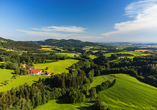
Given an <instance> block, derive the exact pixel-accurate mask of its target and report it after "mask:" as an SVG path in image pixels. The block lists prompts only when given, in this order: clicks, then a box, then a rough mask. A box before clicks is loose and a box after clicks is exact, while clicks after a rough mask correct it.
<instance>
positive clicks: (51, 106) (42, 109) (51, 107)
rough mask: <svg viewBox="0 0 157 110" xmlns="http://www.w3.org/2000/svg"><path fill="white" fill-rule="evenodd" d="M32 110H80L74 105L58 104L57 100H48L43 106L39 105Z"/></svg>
mask: <svg viewBox="0 0 157 110" xmlns="http://www.w3.org/2000/svg"><path fill="white" fill-rule="evenodd" d="M34 110H80V109H77V106H75V105H74V104H63V103H60V102H59V103H58V100H50V101H49V102H48V103H46V104H44V105H40V106H38V107H37V108H35V109H34Z"/></svg>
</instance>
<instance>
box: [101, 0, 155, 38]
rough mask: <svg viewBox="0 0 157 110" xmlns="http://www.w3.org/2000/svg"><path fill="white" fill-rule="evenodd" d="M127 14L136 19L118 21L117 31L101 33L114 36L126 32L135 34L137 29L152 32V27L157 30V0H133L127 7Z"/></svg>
mask: <svg viewBox="0 0 157 110" xmlns="http://www.w3.org/2000/svg"><path fill="white" fill-rule="evenodd" d="M125 15H127V16H128V17H132V18H134V20H132V21H126V22H121V23H116V24H115V26H114V28H115V29H117V31H111V32H107V33H103V34H101V35H105V36H106V37H112V36H118V35H123V34H126V33H128V34H132V33H133V34H134V32H136V33H137V31H139V32H143V33H149V32H150V31H151V32H152V29H153V30H154V31H157V29H154V28H157V0H141V1H138V2H133V3H131V4H129V5H128V6H127V7H126V8H125ZM142 30H143V31H142ZM138 35H140V33H138ZM142 35H143V34H142ZM147 35H148V34H147Z"/></svg>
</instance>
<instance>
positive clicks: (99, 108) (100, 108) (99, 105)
mask: <svg viewBox="0 0 157 110" xmlns="http://www.w3.org/2000/svg"><path fill="white" fill-rule="evenodd" d="M94 110H109V108H108V106H107V105H106V104H105V103H104V102H103V101H101V100H100V99H97V100H96V101H95V104H94Z"/></svg>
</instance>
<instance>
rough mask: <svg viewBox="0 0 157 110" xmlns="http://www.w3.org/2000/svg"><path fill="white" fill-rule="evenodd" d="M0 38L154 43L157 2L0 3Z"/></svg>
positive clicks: (30, 0)
mask: <svg viewBox="0 0 157 110" xmlns="http://www.w3.org/2000/svg"><path fill="white" fill-rule="evenodd" d="M0 37H3V38H6V39H12V40H15V41H38V40H45V39H78V40H82V41H91V42H144V43H148V42H149V43H150V42H153V43H157V0H0Z"/></svg>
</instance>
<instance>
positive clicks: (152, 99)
mask: <svg viewBox="0 0 157 110" xmlns="http://www.w3.org/2000/svg"><path fill="white" fill-rule="evenodd" d="M113 75H115V76H116V77H117V78H116V83H115V85H114V86H113V87H111V88H109V89H107V90H104V91H101V92H100V93H99V97H100V99H101V100H103V101H104V102H105V103H106V104H107V105H108V106H109V108H110V109H111V110H156V109H157V104H156V102H157V88H155V87H153V86H150V85H148V84H145V83H142V82H140V81H138V80H137V79H136V78H134V77H132V76H129V75H127V74H113ZM104 77H105V78H106V79H107V77H112V76H109V75H106V76H104ZM98 78H99V77H98ZM99 79H100V80H101V78H99ZM111 79H112V78H111ZM95 80H96V81H98V82H101V81H99V80H98V79H95ZM95 80H94V83H97V82H95ZM93 85H94V84H93ZM95 86H96V84H95Z"/></svg>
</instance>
